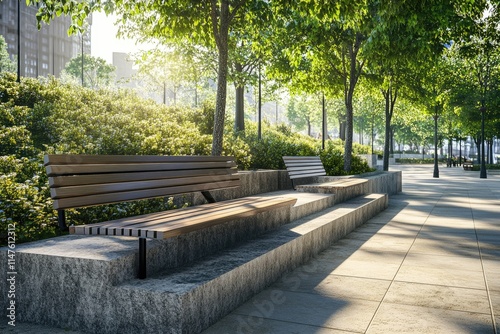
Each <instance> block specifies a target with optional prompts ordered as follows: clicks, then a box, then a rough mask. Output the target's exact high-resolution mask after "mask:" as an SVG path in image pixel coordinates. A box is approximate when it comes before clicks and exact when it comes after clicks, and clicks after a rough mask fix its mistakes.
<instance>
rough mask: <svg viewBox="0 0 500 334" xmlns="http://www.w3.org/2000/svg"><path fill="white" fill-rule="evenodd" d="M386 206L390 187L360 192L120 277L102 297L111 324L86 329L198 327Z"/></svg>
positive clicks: (198, 329) (168, 330)
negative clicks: (234, 242)
mask: <svg viewBox="0 0 500 334" xmlns="http://www.w3.org/2000/svg"><path fill="white" fill-rule="evenodd" d="M387 205H388V198H387V195H385V194H371V195H365V196H361V197H358V198H355V199H353V200H350V201H348V202H346V203H343V204H340V205H336V206H335V207H332V208H329V209H326V210H323V211H321V212H318V213H316V214H313V215H310V216H308V217H305V218H302V219H299V220H296V221H295V222H293V223H290V224H287V225H285V226H282V227H281V228H279V229H278V230H276V231H273V232H269V233H267V234H265V235H263V236H261V237H259V238H258V239H256V240H252V241H249V242H246V243H245V244H242V245H241V246H239V247H237V248H233V249H227V250H224V251H222V252H220V253H218V254H217V255H214V256H210V257H207V258H205V259H203V260H202V261H199V262H196V263H194V264H191V265H189V266H186V267H181V268H176V269H175V270H171V271H166V272H164V273H161V274H158V275H155V276H152V277H150V278H147V279H145V280H138V279H134V280H130V281H128V282H124V283H122V284H119V285H117V286H115V287H113V289H111V290H110V291H109V292H108V294H107V295H106V297H105V298H102V299H101V300H106V301H107V308H106V310H105V311H106V313H107V316H108V317H110V318H111V319H113V321H112V324H109V325H106V327H105V328H102V327H98V326H99V324H100V322H91V321H89V322H87V323H86V326H85V328H82V329H84V330H88V331H99V332H104V333H156V332H158V333H160V332H161V333H199V332H201V331H202V330H203V329H205V328H207V327H209V326H210V325H211V324H213V323H215V322H216V321H217V320H218V319H220V318H222V317H223V316H224V315H226V314H228V313H229V312H231V311H232V310H233V309H234V308H236V307H237V306H238V305H240V304H241V303H243V302H244V301H246V300H247V299H248V298H250V297H251V296H253V295H255V294H257V293H258V292H260V291H261V290H263V289H264V288H265V287H267V286H269V285H270V284H271V283H273V282H274V281H276V280H277V279H278V278H279V277H280V276H281V275H282V274H283V273H285V272H287V271H290V270H292V269H294V268H296V267H297V266H299V265H301V264H303V263H305V262H307V261H308V260H309V259H310V258H311V257H313V256H315V255H316V254H318V253H319V252H321V251H322V250H324V249H326V248H328V247H329V246H330V245H331V244H332V243H333V242H335V241H336V240H338V239H340V238H342V237H344V236H346V235H347V234H348V233H350V232H351V231H353V230H354V229H355V228H356V227H358V226H360V225H361V224H363V223H364V222H365V221H367V220H368V219H370V218H371V217H373V216H375V215H376V214H377V213H379V212H381V211H383V210H384V209H385V208H386V207H387ZM124 305H126V307H124ZM102 312H104V309H103V310H102ZM86 318H92V316H90V315H87V316H86Z"/></svg>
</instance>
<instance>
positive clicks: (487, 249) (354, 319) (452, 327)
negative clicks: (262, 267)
mask: <svg viewBox="0 0 500 334" xmlns="http://www.w3.org/2000/svg"><path fill="white" fill-rule="evenodd" d="M391 170H402V171H403V192H402V193H401V194H400V195H396V196H392V197H391V198H390V201H389V208H388V209H387V210H386V211H384V212H383V213H381V214H379V215H378V216H376V217H375V218H373V219H371V220H369V221H368V222H367V223H366V224H365V225H363V226H362V227H360V228H358V229H357V230H356V231H355V232H353V233H351V234H349V235H348V236H347V238H345V239H343V240H341V241H339V242H337V243H336V244H335V245H333V246H332V247H331V248H330V249H328V250H327V251H325V252H323V253H322V254H321V255H320V256H318V257H317V258H315V259H314V260H313V261H311V262H310V263H308V264H307V265H305V266H303V267H301V268H299V269H297V270H295V271H294V272H292V273H290V274H289V275H287V276H285V277H283V279H281V280H280V281H279V282H277V283H276V284H274V285H273V286H272V287H270V288H269V289H267V290H265V291H263V292H262V293H260V294H258V295H257V296H255V297H254V298H253V299H252V300H250V301H248V302H247V303H245V304H244V305H242V306H241V307H239V308H238V309H236V310H235V311H234V312H233V313H231V314H230V315H228V316H227V317H225V318H224V319H222V320H221V321H219V322H218V323H217V324H215V325H214V326H212V327H211V328H209V329H208V330H206V331H205V332H204V334H215V333H245V334H249V333H255V334H262V333H275V334H285V333H301V334H305V333H318V334H319V333H321V334H327V333H328V334H330V333H331V334H333V333H370V334H373V333H380V334H387V333H495V334H497V333H498V331H499V329H500V175H498V174H497V175H489V177H488V178H487V179H480V178H479V172H473V171H464V170H463V169H462V168H458V167H457V168H446V167H441V168H440V178H433V177H432V172H433V168H432V166H429V165H426V166H395V167H394V168H391Z"/></svg>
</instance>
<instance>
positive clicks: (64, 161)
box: [44, 154, 234, 166]
mask: <svg viewBox="0 0 500 334" xmlns="http://www.w3.org/2000/svg"><path fill="white" fill-rule="evenodd" d="M233 160H234V158H233V157H227V156H203V155H183V156H177V155H176V156H170V155H169V156H162V155H90V154H48V155H46V156H45V157H44V163H45V166H47V165H74V164H78V165H81V164H117V163H125V164H129V163H144V162H206V161H233Z"/></svg>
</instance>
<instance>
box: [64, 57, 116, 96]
mask: <svg viewBox="0 0 500 334" xmlns="http://www.w3.org/2000/svg"><path fill="white" fill-rule="evenodd" d="M115 69H116V68H115V67H114V66H113V65H110V64H107V63H106V61H105V60H104V59H102V58H99V57H92V56H91V55H88V54H83V73H82V55H78V56H76V57H74V58H72V59H71V60H70V61H69V63H68V64H66V67H65V68H64V71H63V72H64V74H66V75H69V76H70V77H71V78H73V79H74V80H77V81H79V82H81V80H82V76H83V86H84V87H88V88H92V89H98V88H103V87H107V86H109V85H110V84H111V82H112V81H113V73H114V71H115Z"/></svg>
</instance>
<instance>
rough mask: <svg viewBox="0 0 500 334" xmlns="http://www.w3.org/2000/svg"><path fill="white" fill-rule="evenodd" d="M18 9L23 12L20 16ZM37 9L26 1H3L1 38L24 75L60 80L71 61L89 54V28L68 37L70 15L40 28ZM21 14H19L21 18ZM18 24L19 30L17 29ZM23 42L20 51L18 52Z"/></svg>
mask: <svg viewBox="0 0 500 334" xmlns="http://www.w3.org/2000/svg"><path fill="white" fill-rule="evenodd" d="M19 8H20V9H21V11H20V13H19ZM37 10H38V9H37V8H36V7H32V6H30V7H28V6H26V2H25V1H19V0H1V1H0V35H2V36H3V37H4V38H5V41H6V42H7V51H8V53H9V55H10V57H11V58H12V59H13V60H14V59H15V60H17V59H18V57H20V60H21V62H20V63H21V66H20V68H21V76H25V77H39V76H48V75H54V76H56V77H58V76H59V75H60V74H61V71H62V70H63V69H64V67H65V66H66V64H67V63H68V62H69V61H70V60H71V58H73V57H75V56H77V55H79V54H80V55H81V54H82V52H83V53H86V54H90V51H91V49H90V27H91V24H92V19H91V18H90V19H89V20H88V23H89V24H88V28H87V29H86V31H85V32H84V33H83V36H82V34H76V35H72V36H68V28H69V26H70V23H71V19H70V18H69V17H67V16H60V17H57V18H55V19H54V20H53V21H52V22H51V23H50V25H47V24H45V23H42V27H41V29H40V30H38V28H37V20H36V13H37ZM18 13H19V15H18ZM18 22H19V23H20V29H18ZM18 41H20V42H21V43H20V46H21V48H20V50H18Z"/></svg>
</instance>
